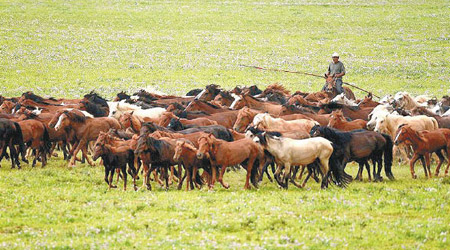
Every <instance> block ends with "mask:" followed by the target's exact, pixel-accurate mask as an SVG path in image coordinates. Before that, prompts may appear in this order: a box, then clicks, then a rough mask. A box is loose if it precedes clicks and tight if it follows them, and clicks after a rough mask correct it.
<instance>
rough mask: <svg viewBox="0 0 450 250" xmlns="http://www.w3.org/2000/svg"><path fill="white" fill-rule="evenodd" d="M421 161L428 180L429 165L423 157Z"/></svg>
mask: <svg viewBox="0 0 450 250" xmlns="http://www.w3.org/2000/svg"><path fill="white" fill-rule="evenodd" d="M419 159H420V161H421V162H422V166H423V171H424V172H425V178H428V171H427V165H426V162H425V158H424V156H423V155H422V156H420V157H419Z"/></svg>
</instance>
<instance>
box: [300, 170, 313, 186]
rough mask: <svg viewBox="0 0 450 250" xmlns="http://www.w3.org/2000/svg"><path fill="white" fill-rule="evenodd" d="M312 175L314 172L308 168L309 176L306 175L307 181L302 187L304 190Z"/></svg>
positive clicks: (304, 181)
mask: <svg viewBox="0 0 450 250" xmlns="http://www.w3.org/2000/svg"><path fill="white" fill-rule="evenodd" d="M311 175H312V170H311V169H310V168H308V175H306V178H305V180H303V183H302V186H301V187H302V188H304V187H305V186H306V182H308V180H309V177H311Z"/></svg>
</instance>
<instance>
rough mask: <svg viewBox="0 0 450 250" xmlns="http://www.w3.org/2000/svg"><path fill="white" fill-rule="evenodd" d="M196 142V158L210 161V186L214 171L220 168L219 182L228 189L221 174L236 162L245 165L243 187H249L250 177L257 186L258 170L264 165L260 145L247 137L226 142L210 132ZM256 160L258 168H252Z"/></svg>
mask: <svg viewBox="0 0 450 250" xmlns="http://www.w3.org/2000/svg"><path fill="white" fill-rule="evenodd" d="M198 144H199V147H198V150H197V158H198V159H203V158H207V159H209V160H210V161H211V168H212V181H211V184H210V188H213V187H214V183H215V180H216V171H217V170H218V169H219V168H220V174H219V182H220V183H221V184H222V186H223V187H224V188H227V189H228V188H229V187H230V185H228V183H225V182H224V181H223V175H224V173H225V170H226V168H227V167H228V166H234V165H237V164H242V165H243V166H246V170H247V177H246V180H245V185H244V189H250V185H249V180H250V178H251V181H252V184H253V186H255V187H257V179H258V170H259V169H262V167H263V165H264V151H263V149H262V147H261V146H259V145H258V144H256V143H254V142H253V141H252V140H251V139H248V138H245V139H241V140H238V141H233V142H227V141H224V140H220V139H216V137H214V136H213V135H212V134H210V135H207V136H202V137H200V138H199V139H198ZM257 160H258V162H259V168H254V166H253V165H254V163H255V162H256V161H257Z"/></svg>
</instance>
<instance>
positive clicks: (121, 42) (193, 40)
mask: <svg viewBox="0 0 450 250" xmlns="http://www.w3.org/2000/svg"><path fill="white" fill-rule="evenodd" d="M449 14H450V10H449V3H448V1H444V0H442V1H411V0H409V1H408V0H404V1H401V0H398V1H344V2H342V3H337V2H330V1H320V0H319V1H277V2H271V1H139V0H137V1H125V0H110V1H89V0H86V1H61V0H56V1H32V0H29V1H9V0H4V1H0V83H1V84H0V94H2V95H5V96H17V95H20V94H21V93H22V92H24V91H27V90H33V91H35V92H36V93H38V94H42V95H53V96H56V97H78V96H81V95H82V94H84V93H86V92H88V91H90V90H93V89H95V90H96V91H98V92H99V93H101V94H102V95H104V96H106V97H112V96H113V95H114V94H115V93H116V92H118V91H120V90H126V91H132V90H134V89H138V88H141V87H145V86H148V85H150V86H153V87H155V88H157V89H160V90H162V91H166V92H168V93H171V94H184V93H186V92H187V90H189V89H191V88H196V87H203V86H204V85H206V84H210V83H215V84H220V85H221V86H223V87H225V88H231V87H233V86H235V85H237V84H239V85H249V84H257V85H258V86H260V87H264V86H267V85H268V84H270V83H274V82H279V83H282V84H284V85H285V86H287V87H288V88H289V89H290V90H304V91H314V90H317V89H319V88H320V87H321V84H322V80H320V79H316V78H311V77H308V76H302V75H291V74H280V73H270V72H263V71H256V70H251V69H247V68H242V67H239V64H250V65H261V66H269V67H277V68H284V69H290V70H304V71H308V72H313V73H319V74H320V73H323V72H324V71H325V69H326V66H327V64H328V61H329V57H330V54H331V53H332V52H334V51H337V52H339V53H340V54H341V60H342V61H343V62H344V63H345V65H346V67H347V71H348V74H347V76H346V81H349V82H353V83H357V85H358V86H361V87H365V88H367V89H370V90H372V91H374V92H375V93H376V94H380V95H382V94H387V93H394V92H396V91H398V90H408V91H410V92H412V93H414V94H422V93H427V94H430V95H436V96H438V97H439V96H441V95H443V94H449V92H450V84H449V82H450V67H449V61H448V56H449V54H450V53H449V52H450V44H449V38H450V34H449V33H450V20H449V18H448V17H449ZM356 93H357V95H359V96H361V95H362V93H360V92H358V91H356ZM350 171H351V173H353V174H354V173H355V167H354V166H350ZM393 171H394V174H395V175H396V177H397V180H396V181H385V182H381V183H368V182H363V183H358V182H357V183H352V184H351V185H350V186H349V187H348V188H347V189H343V190H342V189H338V188H330V189H328V190H320V189H319V185H318V184H316V183H313V182H310V183H309V184H308V189H305V190H300V189H296V188H294V187H291V189H289V190H287V191H285V190H279V189H278V188H277V187H276V185H275V184H273V183H268V182H267V181H265V182H264V183H263V184H262V185H261V188H260V189H259V190H252V191H243V190H242V187H243V181H244V173H243V172H237V173H234V172H231V173H227V174H226V176H225V178H226V179H227V180H229V181H230V183H231V185H232V187H231V189H230V190H224V189H222V188H221V187H217V188H216V191H215V192H208V191H206V190H201V191H193V192H184V191H177V190H173V189H171V190H169V191H168V192H166V191H163V190H162V189H161V188H159V187H157V186H156V187H155V185H154V187H155V188H154V191H152V192H148V191H144V190H139V191H138V192H134V191H131V190H129V191H127V192H123V191H121V190H111V191H108V190H107V188H106V184H105V183H104V182H103V177H102V175H103V171H102V168H100V167H96V168H91V167H88V166H84V165H83V164H80V165H79V166H78V167H77V168H74V169H67V168H66V164H65V163H64V162H63V161H62V160H61V159H51V161H50V164H49V165H48V166H47V167H45V168H43V169H42V168H40V167H38V168H35V169H31V167H29V166H27V165H25V166H24V169H22V170H20V171H19V170H11V169H10V168H9V163H8V162H6V161H3V162H2V167H1V168H0V248H4V249H12V248H17V249H22V248H32V249H34V248H39V249H41V248H77V249H86V248H94V249H100V248H116V249H123V248H132V247H135V248H161V249H167V248H210V249H211V248H220V249H223V248H229V249H241V248H253V249H264V248H267V249H281V248H294V249H300V248H305V249H330V248H343V249H372V248H378V249H400V248H406V249H449V248H450V244H449V243H448V241H449V240H450V239H447V237H448V234H449V232H450V204H449V200H450V192H449V190H450V189H449V188H450V185H449V184H450V181H449V179H448V178H434V179H432V180H425V179H424V178H423V172H422V171H421V168H419V167H417V171H418V174H419V176H420V178H419V179H418V180H412V179H411V178H410V175H409V170H408V169H407V167H406V166H401V167H395V168H394V170H393Z"/></svg>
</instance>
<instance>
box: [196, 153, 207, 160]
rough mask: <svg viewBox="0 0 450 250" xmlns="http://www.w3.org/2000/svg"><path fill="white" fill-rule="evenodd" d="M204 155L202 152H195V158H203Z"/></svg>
mask: <svg viewBox="0 0 450 250" xmlns="http://www.w3.org/2000/svg"><path fill="white" fill-rule="evenodd" d="M204 156H205V154H203V153H197V159H203V157H204Z"/></svg>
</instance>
